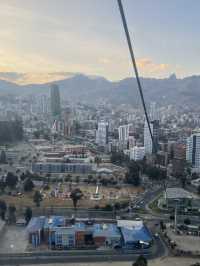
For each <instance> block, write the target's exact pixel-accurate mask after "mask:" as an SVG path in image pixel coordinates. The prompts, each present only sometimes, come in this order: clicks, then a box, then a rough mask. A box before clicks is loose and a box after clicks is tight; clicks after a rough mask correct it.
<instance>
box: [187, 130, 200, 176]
mask: <svg viewBox="0 0 200 266" xmlns="http://www.w3.org/2000/svg"><path fill="white" fill-rule="evenodd" d="M186 160H187V161H188V162H190V163H191V164H192V167H193V169H194V170H195V171H197V172H200V133H196V134H192V135H191V136H190V137H189V138H188V139H187V148H186Z"/></svg>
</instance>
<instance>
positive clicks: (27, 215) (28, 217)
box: [24, 207, 32, 224]
mask: <svg viewBox="0 0 200 266" xmlns="http://www.w3.org/2000/svg"><path fill="white" fill-rule="evenodd" d="M31 218H32V209H31V208H30V207H27V208H26V210H25V213H24V219H25V220H26V224H28V223H29V221H30V220H31Z"/></svg>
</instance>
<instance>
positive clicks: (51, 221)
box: [44, 216, 65, 229]
mask: <svg viewBox="0 0 200 266" xmlns="http://www.w3.org/2000/svg"><path fill="white" fill-rule="evenodd" d="M62 226H65V218H64V217H63V216H51V217H50V218H46V220H45V224H44V229H52V228H54V227H62Z"/></svg>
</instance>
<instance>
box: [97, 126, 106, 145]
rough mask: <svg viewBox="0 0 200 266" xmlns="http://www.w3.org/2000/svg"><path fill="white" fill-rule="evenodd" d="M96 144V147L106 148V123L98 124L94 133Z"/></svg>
mask: <svg viewBox="0 0 200 266" xmlns="http://www.w3.org/2000/svg"><path fill="white" fill-rule="evenodd" d="M96 143H97V144H98V146H101V147H106V146H107V144H108V123H107V122H99V123H98V128H97V131H96Z"/></svg>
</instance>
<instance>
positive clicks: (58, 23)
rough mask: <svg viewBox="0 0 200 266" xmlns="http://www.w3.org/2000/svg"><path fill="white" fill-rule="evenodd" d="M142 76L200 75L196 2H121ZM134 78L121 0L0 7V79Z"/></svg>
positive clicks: (6, 0)
mask: <svg viewBox="0 0 200 266" xmlns="http://www.w3.org/2000/svg"><path fill="white" fill-rule="evenodd" d="M122 2H123V4H124V10H125V14H126V16H127V21H128V26H129V30H130V34H131V39H132V42H133V46H134V52H135V56H136V60H137V65H138V68H139V73H140V75H141V76H144V77H156V78H164V77H168V76H169V75H170V74H171V73H176V75H177V76H178V77H185V76H190V75H198V74H199V70H200V64H199V61H198V59H199V51H200V30H199V25H200V16H199V10H200V1H199V0H192V1H190V0H168V1H166V0H122ZM73 73H83V74H87V75H95V76H96V75H97V76H104V77H105V78H107V79H109V80H120V79H123V78H126V77H130V76H133V71H132V67H131V63H130V57H129V53H128V48H127V44H126V39H125V35H124V31H123V27H122V23H121V18H120V14H119V10H118V5H117V0H0V78H3V79H6V80H12V81H14V82H16V83H20V84H27V83H43V82H46V81H50V80H56V79H62V78H65V77H68V76H71V75H72V74H73Z"/></svg>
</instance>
